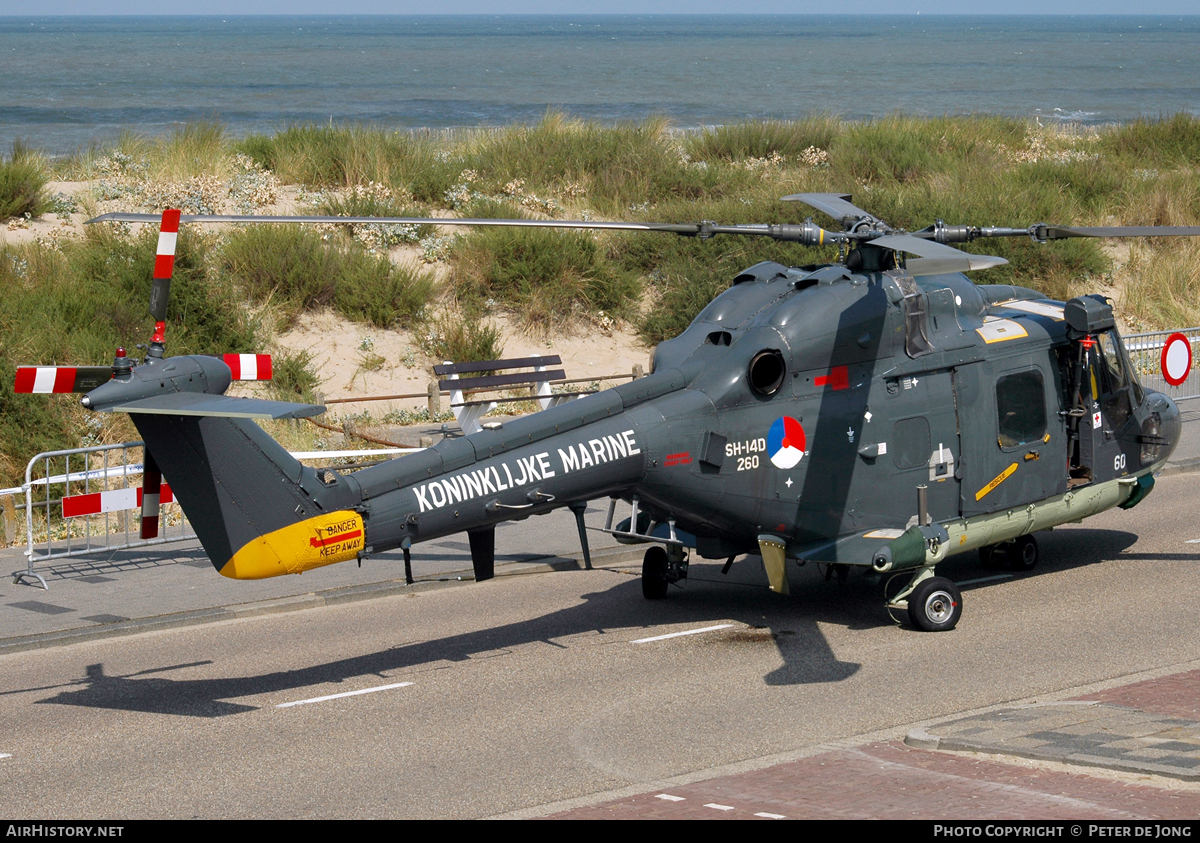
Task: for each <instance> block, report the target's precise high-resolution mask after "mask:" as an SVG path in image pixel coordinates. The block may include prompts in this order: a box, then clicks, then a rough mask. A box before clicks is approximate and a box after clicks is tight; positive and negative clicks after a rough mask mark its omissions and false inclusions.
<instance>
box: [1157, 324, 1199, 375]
mask: <svg viewBox="0 0 1200 843" xmlns="http://www.w3.org/2000/svg"><path fill="white" fill-rule="evenodd" d="M1159 362H1160V365H1161V366H1162V373H1163V378H1164V379H1166V381H1167V383H1169V384H1170V385H1171V386H1179V385H1180V384H1182V383H1183V382H1184V381H1185V380H1187V376H1188V372H1189V371H1191V368H1192V346H1191V343H1189V342H1188V338H1187V337H1185V336H1184V335H1183V334H1180V333H1174V334H1171V336H1169V337H1167V341H1166V343H1164V344H1163V350H1162V359H1161V360H1160V361H1159Z"/></svg>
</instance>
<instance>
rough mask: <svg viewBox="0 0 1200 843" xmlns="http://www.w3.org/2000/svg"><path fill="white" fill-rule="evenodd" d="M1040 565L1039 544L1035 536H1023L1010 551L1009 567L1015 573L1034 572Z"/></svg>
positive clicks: (1013, 544)
mask: <svg viewBox="0 0 1200 843" xmlns="http://www.w3.org/2000/svg"><path fill="white" fill-rule="evenodd" d="M1037 563H1038V544H1037V539H1035V538H1034V537H1033V536H1021V537H1020V538H1019V539H1017V540H1016V541H1014V542H1013V543H1012V545H1011V546H1010V547H1009V549H1008V566H1009V567H1010V568H1012V569H1013V570H1014V571H1032V570H1033V568H1034V566H1035V565H1037Z"/></svg>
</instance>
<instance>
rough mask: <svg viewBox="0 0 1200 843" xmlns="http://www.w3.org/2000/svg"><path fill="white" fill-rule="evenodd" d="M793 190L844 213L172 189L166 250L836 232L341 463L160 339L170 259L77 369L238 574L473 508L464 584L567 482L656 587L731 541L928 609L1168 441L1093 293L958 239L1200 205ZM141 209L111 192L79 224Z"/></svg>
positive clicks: (258, 573) (281, 413)
mask: <svg viewBox="0 0 1200 843" xmlns="http://www.w3.org/2000/svg"><path fill="white" fill-rule="evenodd" d="M784 201H797V202H802V203H805V204H807V205H809V206H811V207H812V208H814V209H816V210H817V211H819V212H821V213H823V214H825V215H826V216H828V217H830V218H831V219H833V220H834V221H835V222H836V223H837V226H836V227H835V228H834V230H826V229H825V228H822V227H821V226H820V225H817V224H816V223H814V222H812V220H811V219H809V220H807V221H805V222H804V223H800V224H781V225H718V224H716V223H712V222H701V223H684V224H675V223H624V222H592V221H587V222H575V221H563V220H496V219H477V220H475V219H421V218H359V217H322V216H300V217H295V216H293V217H262V216H221V215H186V214H185V215H180V213H179V212H178V211H174V212H168V214H167V215H164V216H163V217H162V218H161V219H162V220H163V228H162V232H163V233H162V234H160V247H159V259H160V261H162V260H163V257H164V252H165V251H168V248H167V247H168V246H169V251H170V252H172V253H173V249H174V235H173V234H171V233H170V232H171V231H175V230H177V229H178V225H179V224H180V223H185V224H187V223H237V224H251V223H276V224H279V223H342V224H347V223H357V222H371V223H385V224H386V223H397V224H435V225H466V226H496V225H501V226H542V227H551V228H576V229H593V230H595V229H602V230H604V229H606V230H625V231H655V232H667V233H674V234H678V235H683V236H690V237H701V238H707V237H713V236H718V235H721V236H728V235H741V236H762V237H769V238H773V239H776V240H783V241H789V242H794V243H800V244H802V245H806V246H822V245H826V244H836V245H837V247H838V250H839V254H838V258H837V260H836V261H834V262H833V263H828V264H821V265H811V266H803V267H789V266H784V265H782V264H779V263H773V262H764V263H759V264H757V265H755V266H752V267H750V268H748V269H746V270H744V271H742V272H741V273H739V274H738V275H737V276H736V277H734V278H733V279H732V283H731V284H730V286H729V288H728V289H726V290H725V291H724V292H722V293H721V294H720V295H718V296H717V297H716V298H715V299H714V300H713V301H712V302H711V303H709V304H708V305H707V306H706V307H705V308H704V309H703V310H702V311H701V312H700V314H699V315H698V316H697V317H696V318H695V320H694V321H693V322H692V323H691V325H690V326H689V327H688V328H687V329H686V330H685V331H683V333H681V334H680V335H679V336H677V337H675V338H673V339H670V340H667V341H665V342H662V343H661V344H659V345H658V346H657V348H655V350H654V352H653V355H652V358H651V366H650V372H649V374H648V375H646V376H645V377H643V378H640V379H637V380H633V381H631V382H629V383H624V384H622V385H619V386H616V387H614V388H611V389H606V390H603V391H601V392H598V393H595V394H591V395H586V396H583V397H579V398H577V399H575V400H572V401H568V402H566V403H563V404H560V405H559V406H555V407H552V408H550V409H547V410H543V411H541V412H538V413H534V414H532V415H529V416H525V417H521V418H517V419H514V420H507V421H503V422H492V423H489V424H488V425H487V426H486V429H484V430H482V431H480V432H478V433H474V434H472V435H468V436H463V437H459V438H446V439H444V440H443V441H441V442H439V443H438V444H436V445H434V446H433V447H431V448H428V449H426V450H423V451H421V452H418V453H415V454H411V455H406V456H402V457H400V458H397V459H394V460H391V461H387V462H384V463H380V464H377V465H374V466H371V467H367V468H363V469H361V470H358V471H355V472H353V473H350V472H340V471H337V470H334V469H328V468H324V469H314V468H311V467H307V466H304V465H302V464H301V463H299V462H298V461H297V460H295V459H294V458H292V457H291V456H290V455H289V454H288V453H287V452H286V451H285V450H284V449H283V447H281V446H280V445H279V444H278V443H277V442H275V441H274V440H273V439H272V438H271V437H270V436H269V435H268V434H267V433H265V432H264V431H263V429H262V428H261V427H259V425H258V424H256V423H255V422H254V419H255V418H300V417H306V416H313V415H316V414H319V413H321V412H323V411H324V407H320V406H315V405H303V404H294V403H288V402H281V401H267V400H261V399H252V398H237V397H232V396H227V395H225V391H226V390H227V388H228V387H229V385H230V382H231V370H230V367H229V366H228V365H227V364H226V362H224V361H223V360H222V359H221V358H218V357H207V356H202V355H191V356H179V357H168V356H166V355H165V335H164V325H165V319H166V310H167V301H168V296H169V285H170V267H169V261H168V263H167V265H166V266H165V269H163V268H160V267H159V266H158V265H156V271H155V280H154V286H153V289H152V293H151V307H150V310H151V315H152V316H153V318H154V319H155V322H156V329H155V333H154V337H153V338H152V340H151V342H150V343H149V345H148V351H147V353H146V355H145V357H144V358H143V359H142V360H140V361H134V360H131V359H130V358H128V357H127V356H126V355H125V353H124V351H123V350H119V351H118V356H117V358H116V360H115V361H114V364H113V365H112V366H111V367H96V368H97V371H96V372H95V373H93V374H94V375H95V377H94V378H93V379H92V380H87V379H84V381H79V382H77V383H76V384H75V385H74V386H75V390H76V391H83V392H86V395H84V397H83V398H82V402H83V405H84V406H85V407H87V408H89V409H91V410H94V411H98V412H124V413H129V414H130V415H131V418H132V420H133V422H134V424H135V425H136V427H137V429H138V431H139V432H140V434H141V436H142V437H143V439H144V441H145V445H146V452H147V454H148V457H147V467H148V469H151V468H152V469H153V470H154V471H155V472H156V476H157V472H161V474H162V475H163V476H164V477H165V478H167V479H168V480H169V483H170V486H171V488H172V490H173V492H174V494H175V497H176V498H177V500H178V501H179V503H180V505H181V506H182V508H183V511H184V513H185V514H186V515H187V517H188V519H189V520H190V522H191V524H192V525H193V527H194V529H195V530H196V534H197V536H198V537H199V539H200V541H201V543H202V545H203V547H204V549H205V551H206V552H207V554H208V556H209V557H210V559H211V560H212V562H213V565H214V566H215V567H216V568H217V570H218V571H219V572H220V573H221V574H223V575H225V576H227V577H233V578H237V579H255V578H263V577H271V576H276V575H280V574H288V573H300V572H303V571H306V570H310V569H313V568H316V567H320V566H323V565H329V564H332V563H336V562H341V561H346V560H351V559H358V560H359V561H360V564H361V561H362V560H363V559H366V558H368V557H370V556H372V555H374V554H379V553H382V552H384V551H387V550H393V549H395V548H400V549H402V550H403V554H404V558H405V563H406V570H410V568H409V565H410V564H411V556H410V548H411V547H412V546H413V545H416V544H418V543H420V542H423V541H428V540H431V539H436V538H439V537H443V536H446V535H449V534H453V533H459V532H464V531H465V532H466V533H467V536H468V538H469V542H470V549H471V559H472V565H473V568H474V574H475V578H476V580H479V581H482V580H486V579H488V578H490V577H492V576H493V575H494V560H495V526H496V524H497V523H499V522H502V521H507V520H512V519H523V518H528V517H530V516H534V515H541V514H544V513H546V512H549V511H550V510H553V509H557V508H560V507H569V508H570V509H571V510H572V511H573V512H574V513H575V517H576V522H577V526H578V530H579V536H580V541H581V543H582V546H583V547H582V549H583V555H584V558H585V560H588V561H589V562H590V556H589V550H588V541H587V533H586V532H585V525H584V522H583V512H584V507H585V505H586V503H587V502H588V501H591V500H595V499H601V498H609V499H610V502H609V508H608V516H607V519H606V522H605V526H604V527H603V528H601V529H602V530H603V531H604V532H607V533H610V534H611V535H613V536H614V537H615V538H616V539H617V540H618V541H622V542H626V543H646V544H648V545H649V548H648V549H647V550H646V553H645V557H644V561H643V564H642V572H641V583H642V593H643V595H644V596H645V597H646V598H648V599H660V598H663V597H665V596H666V595H667V594H668V591H669V589H670V586H671V585H672V584H678V583H680V582H681V581H683V580H685V579H686V577H687V575H688V560H689V554H690V553H695V554H698V555H699V556H700V557H702V558H705V559H717V560H721V559H724V560H725V566H724V568H723V570H724V571H728V570H729V566H730V565H732V564H733V562H734V560H735V559H736V558H738V557H740V556H743V555H748V554H749V555H758V556H761V558H762V561H763V565H764V567H765V570H766V574H767V579H768V582H769V587H770V589H771V590H773V591H776V592H781V593H787V592H788V575H789V568H791V567H792V566H794V565H795V564H803V563H805V562H816V563H822V564H824V565H827V566H829V567H828V569H827V570H829V571H834V572H837V573H838V575H839V576H844V575H845V574H846V573H847V572H848V571H850V570H851V569H853V568H859V569H863V570H866V571H872V572H875V574H877V575H880V576H882V577H886V578H888V579H889V580H890V579H891V578H893V577H896V578H898V582H900V587H899V588H898V590H895V592H894V593H893V594H891V596H887V594H888V592H889V591H890V590H891V589H887V588H885V600H884V602H885V606H886V608H887V610H888V612H889V613H890V614H892V616H893V618H895V613H904V612H906V613H907V616H908V619H909V621H910V622H911V624H912V625H913V626H914V627H916V628H918V629H921V630H929V631H940V630H948V629H952V628H954V627H955V625H956V624H957V623H958V621H959V618H960V616H961V613H962V596H961V593H960V591H959V589H958V588H957V587H956V586H955V584H954V583H953V582H952V581H951V580H950V579H947V578H946V577H943V576H939V575H937V574H935V570H936V568H937V566H938V565H939V564H940V563H942V562H943V561H945V560H946V559H947V558H949V557H952V556H955V555H958V554H963V553H967V552H978V553H979V554H980V555H981V557H982V558H983V560H984V561H985V563H989V564H1008V565H1010V566H1012V567H1015V568H1018V569H1029V568H1032V567H1033V566H1034V565H1035V564H1036V563H1037V560H1038V545H1037V542H1036V539H1035V537H1034V534H1035V533H1037V532H1038V531H1041V530H1046V529H1049V528H1052V527H1055V526H1058V525H1061V524H1065V523H1075V522H1079V521H1081V520H1082V519H1084V518H1086V517H1088V516H1091V515H1095V514H1096V513H1099V512H1102V511H1104V510H1108V509H1110V508H1113V507H1117V506H1119V507H1123V508H1129V507H1132V506H1135V505H1136V504H1138V503H1139V502H1140V501H1142V500H1143V499H1144V498H1145V497H1146V495H1147V494H1149V493H1150V491H1151V490H1152V489H1153V486H1154V473H1155V472H1156V471H1157V470H1158V469H1160V468H1161V467H1162V466H1163V464H1164V463H1165V461H1166V460H1167V459H1168V458H1169V457H1170V455H1171V453H1172V451H1173V450H1174V448H1175V446H1176V444H1177V443H1178V440H1179V436H1180V430H1181V425H1180V416H1179V410H1178V408H1177V407H1176V405H1175V404H1174V403H1173V402H1172V400H1171V399H1170V398H1169V397H1168V396H1166V395H1164V394H1162V393H1159V392H1154V391H1151V390H1148V389H1145V388H1143V387H1142V385H1141V384H1140V383H1139V381H1138V378H1137V374H1136V372H1135V371H1134V369H1133V367H1132V366H1131V365H1130V361H1129V357H1128V355H1127V353H1126V350H1125V348H1124V347H1123V344H1122V341H1121V337H1120V335H1119V332H1118V331H1117V328H1116V323H1115V319H1114V316H1113V310H1112V305H1111V303H1110V302H1109V301H1108V300H1106V299H1104V298H1103V297H1101V296H1097V295H1085V296H1079V297H1076V298H1072V299H1070V300H1069V301H1066V302H1061V301H1053V300H1049V299H1047V298H1046V297H1045V296H1043V295H1042V294H1041V293H1039V292H1037V291H1035V290H1032V289H1028V288H1025V287H1019V286H1012V285H994V284H976V283H973V282H972V281H971V280H970V279H969V278H968V277H967V276H966V275H965V274H964V273H967V272H972V271H980V270H985V269H987V268H989V267H994V266H998V265H1001V264H1004V263H1006V262H1007V261H1005V260H1004V259H1003V258H999V257H993V256H987V255H978V254H970V253H967V252H964V251H962V250H960V249H956V248H954V246H953V245H951V244H956V243H969V242H972V241H974V240H976V239H979V238H989V237H1030V238H1032V239H1034V240H1036V241H1038V242H1046V241H1050V240H1058V239H1063V238H1070V237H1147V236H1192V235H1198V234H1200V227H1162V226H1157V227H1155V226H1146V227H1129V226H1124V227H1100V228H1096V227H1064V226H1054V225H1049V224H1042V223H1038V224H1034V225H1031V226H1028V227H1026V228H1001V227H984V228H980V227H975V226H969V225H947V224H945V223H943V222H942V221H940V220H939V221H937V222H936V223H934V224H933V225H931V226H929V227H927V228H925V229H922V230H919V231H912V232H907V231H902V230H899V229H894V228H892V227H891V226H889V225H888V224H887V223H886V222H884V221H883V220H881V219H878V218H876V217H875V216H873V215H871V214H870V213H868V212H866V211H864V210H862V209H861V208H858V207H856V206H855V205H853V204H852V202H851V197H850V196H848V195H842V194H826V193H805V194H796V195H792V196H787V197H784ZM159 220H160V218H159V217H158V216H155V215H149V214H125V213H115V214H105V215H103V216H100V217H97V218H96V219H95V220H92V221H91V222H106V221H116V222H143V223H148V222H157V221H159ZM169 229H170V230H169ZM838 229H840V230H838ZM168 235H169V243H168V244H167V246H164V245H163V244H164V242H165V241H164V240H163V238H164V237H167V236H168ZM98 381H99V383H97V382H98ZM147 482H148V483H149V482H150V478H149V474H148V478H147ZM148 492H149V489H148ZM145 497H146V499H147V500H149V499H150V498H151V497H152V496H151V495H150V494H149V493H147V495H146V496H145ZM148 505H149V504H147V506H148ZM618 505H620V506H621V507H622V511H621V513H620V514H621V515H624V514H625V510H624V508H625V507H627V508H628V517H626V518H624V519H623V520H620V521H616V510H617V507H618ZM145 514H146V513H145V511H144V515H145ZM155 514H156V513H155ZM614 522H615V523H614Z"/></svg>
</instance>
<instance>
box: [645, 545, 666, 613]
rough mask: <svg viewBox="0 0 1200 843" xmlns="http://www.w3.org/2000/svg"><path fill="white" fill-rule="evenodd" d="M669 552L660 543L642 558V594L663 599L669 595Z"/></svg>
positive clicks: (648, 598)
mask: <svg viewBox="0 0 1200 843" xmlns="http://www.w3.org/2000/svg"><path fill="white" fill-rule="evenodd" d="M668 585H669V583H668V582H667V552H666V551H665V550H663V549H662V548H661V547H659V546H658V545H654V547H652V548H650V549H649V550H647V551H646V556H645V558H643V559H642V596H643V597H645V598H646V599H647V600H662V599H663V598H664V597H666V596H667V586H668Z"/></svg>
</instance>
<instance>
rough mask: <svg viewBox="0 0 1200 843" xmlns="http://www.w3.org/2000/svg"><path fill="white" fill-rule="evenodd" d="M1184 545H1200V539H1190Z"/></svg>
mask: <svg viewBox="0 0 1200 843" xmlns="http://www.w3.org/2000/svg"><path fill="white" fill-rule="evenodd" d="M1184 544H1200V539H1188V540H1187V541H1185V542H1184Z"/></svg>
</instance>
